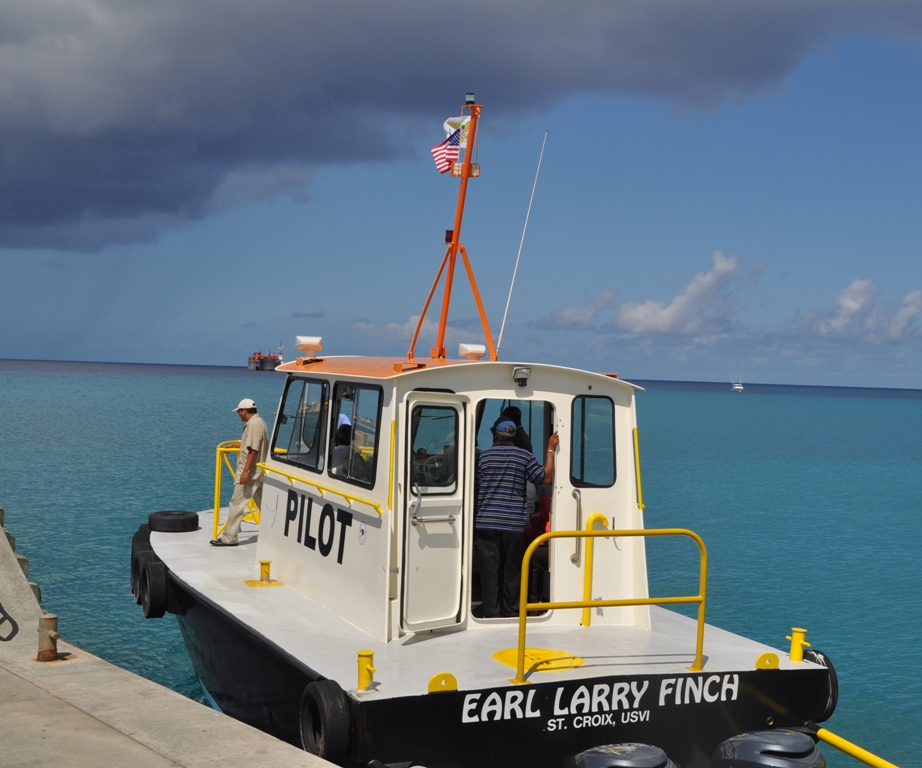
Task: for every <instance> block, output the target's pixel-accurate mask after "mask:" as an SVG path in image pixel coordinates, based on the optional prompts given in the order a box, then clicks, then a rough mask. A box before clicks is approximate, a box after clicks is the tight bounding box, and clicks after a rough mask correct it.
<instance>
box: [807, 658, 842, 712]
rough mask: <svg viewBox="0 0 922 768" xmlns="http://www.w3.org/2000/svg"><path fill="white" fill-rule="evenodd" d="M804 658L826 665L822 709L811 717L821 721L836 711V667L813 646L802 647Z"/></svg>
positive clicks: (837, 688) (837, 700)
mask: <svg viewBox="0 0 922 768" xmlns="http://www.w3.org/2000/svg"><path fill="white" fill-rule="evenodd" d="M804 660H806V661H812V662H813V663H814V664H819V665H820V666H821V667H826V671H827V673H828V674H827V678H826V697H825V698H826V701H825V705H824V706H823V708H822V711H820V712H817V717H814V718H813V721H814V722H816V723H822V722H824V721H826V720H828V719H829V718H830V717H832V713H833V712H835V711H836V704H838V703H839V677H838V675H836V668H835V667H834V666H832V661H830V659H829V657H828V656H827V655H826V654H825V653H823V652H822V651H816V650H814V649H813V648H805V649H804Z"/></svg>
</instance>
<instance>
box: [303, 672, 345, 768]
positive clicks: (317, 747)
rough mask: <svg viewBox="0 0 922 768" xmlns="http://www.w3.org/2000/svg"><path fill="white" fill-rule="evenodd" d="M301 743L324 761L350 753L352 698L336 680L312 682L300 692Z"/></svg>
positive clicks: (339, 760) (342, 757) (335, 760)
mask: <svg viewBox="0 0 922 768" xmlns="http://www.w3.org/2000/svg"><path fill="white" fill-rule="evenodd" d="M300 719H301V745H302V746H303V747H304V749H305V751H307V752H312V753H313V754H315V755H317V756H318V757H322V758H323V759H324V760H330V761H332V762H334V763H338V762H341V761H344V760H345V759H346V758H347V757H348V755H349V741H350V735H351V731H352V728H351V723H350V718H349V701H348V699H347V698H346V694H345V693H344V692H343V689H342V688H341V687H340V686H339V683H337V682H336V681H335V680H318V681H316V682H314V683H310V684H309V685H308V686H307V687H306V688H305V689H304V693H302V694H301V718H300Z"/></svg>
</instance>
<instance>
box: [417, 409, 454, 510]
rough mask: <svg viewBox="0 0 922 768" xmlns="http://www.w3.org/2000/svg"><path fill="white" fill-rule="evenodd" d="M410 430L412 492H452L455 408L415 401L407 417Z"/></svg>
mask: <svg viewBox="0 0 922 768" xmlns="http://www.w3.org/2000/svg"><path fill="white" fill-rule="evenodd" d="M410 431H411V441H412V447H413V465H412V469H411V472H412V475H411V483H412V485H413V492H414V493H415V494H417V495H419V494H423V495H430V496H431V495H437V494H451V493H454V492H455V490H456V489H457V487H458V412H457V411H456V410H455V409H454V408H449V407H443V406H434V405H418V406H416V407H415V408H414V409H413V413H412V415H411V417H410Z"/></svg>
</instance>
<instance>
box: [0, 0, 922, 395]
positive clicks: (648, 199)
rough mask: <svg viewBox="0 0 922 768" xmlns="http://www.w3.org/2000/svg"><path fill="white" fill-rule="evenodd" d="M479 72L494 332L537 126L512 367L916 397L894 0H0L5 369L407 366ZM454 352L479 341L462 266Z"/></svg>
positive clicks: (919, 102) (475, 240) (912, 39)
mask: <svg viewBox="0 0 922 768" xmlns="http://www.w3.org/2000/svg"><path fill="white" fill-rule="evenodd" d="M468 91H471V92H474V93H475V94H476V98H477V102H478V103H479V104H482V105H483V111H482V116H481V120H480V125H479V129H478V140H477V146H476V148H475V152H476V160H477V161H478V162H479V163H480V165H481V169H482V170H481V177H480V178H478V179H474V180H471V182H470V185H469V189H468V195H467V206H466V209H465V218H464V224H463V227H462V233H461V240H462V242H463V243H464V245H465V247H466V249H467V252H468V253H469V255H470V257H471V261H472V264H473V269H474V272H475V274H476V277H477V282H478V286H479V289H480V291H481V294H482V296H483V300H484V305H485V307H486V311H487V314H488V316H489V320H490V325H491V329H492V332H493V336H494V338H496V337H498V336H499V332H500V326H501V324H502V319H503V312H504V309H505V306H506V301H507V296H508V292H509V287H510V281H511V279H512V273H513V268H514V265H515V260H516V255H517V252H518V250H519V246H520V242H521V240H522V236H523V227H524V224H525V218H526V213H527V211H528V205H529V198H530V195H531V191H532V186H533V184H534V180H535V172H536V169H537V164H538V158H539V153H540V151H541V146H542V141H543V139H544V137H545V133H546V135H547V143H546V148H545V152H544V156H543V161H542V165H541V172H540V176H539V179H538V183H537V188H536V191H535V196H534V205H533V208H532V210H531V214H530V218H529V223H528V230H527V234H526V237H525V240H524V246H523V248H522V254H521V263H520V266H519V270H518V273H517V278H516V284H515V290H514V292H513V295H512V300H511V305H510V310H509V317H508V320H507V324H506V326H505V330H504V333H503V337H502V344H501V347H500V353H499V356H500V359H502V360H509V361H534V362H549V363H559V364H563V365H571V366H576V367H581V368H587V369H590V370H598V371H604V372H615V373H618V374H619V375H620V376H622V377H623V378H627V379H673V380H697V381H729V379H730V378H731V377H732V378H734V379H736V378H742V380H743V382H744V383H746V382H766V383H779V384H818V385H832V386H875V387H900V388H915V389H922V258H920V250H922V215H920V208H922V205H920V203H922V152H920V141H922V138H920V137H922V96H920V94H922V4H919V3H917V2H896V1H895V0H879V1H877V2H864V1H863V0H862V1H861V2H858V1H856V0H801V1H799V2H794V1H793V0H750V1H748V2H739V1H738V0H707V1H705V0H698V1H696V0H688V2H682V3H676V2H664V1H662V0H645V1H644V2H640V1H639V0H637V1H635V2H624V1H623V0H603V1H598V2H594V1H588V0H587V2H572V1H571V2H559V1H558V2H547V1H542V0H532V1H531V2H527V3H526V2H522V1H521V0H506V1H505V2H503V3H502V4H498V3H495V2H486V1H485V0H471V2H468V3H466V4H464V5H463V6H459V5H458V4H457V3H447V2H442V1H441V0H405V1H404V2H401V3H398V4H395V3H383V2H376V1H374V0H371V1H368V0H363V2H357V1H355V0H338V1H337V2H315V1H314V0H264V2H261V3H258V4H254V3H252V2H250V0H220V1H219V0H158V1H157V2H150V0H0V189H2V193H0V358H12V359H47V360H84V361H109V362H147V363H178V364H205V365H245V363H246V358H247V356H248V355H250V354H251V353H253V352H254V351H257V350H261V351H263V352H268V351H270V350H274V349H275V348H276V347H277V346H278V345H279V344H280V343H281V344H282V345H284V346H285V348H286V354H287V355H288V356H289V357H290V356H291V355H292V353H293V352H294V349H293V346H294V337H295V335H319V336H322V337H323V352H324V354H328V355H339V354H386V355H398V356H400V355H405V354H406V352H407V349H408V347H409V343H410V338H411V337H412V333H413V330H414V328H415V326H416V322H417V320H418V318H419V315H420V312H421V310H422V307H423V302H424V301H425V298H426V295H427V293H428V291H429V289H430V287H431V286H432V282H433V280H434V278H435V275H436V271H437V269H438V266H439V263H440V261H441V259H442V256H443V254H444V245H443V244H442V243H443V239H444V231H445V230H446V229H449V228H451V226H452V222H453V219H454V209H455V201H456V198H457V191H458V180H457V179H452V178H451V177H450V176H448V175H447V174H446V175H444V176H443V175H440V174H439V173H438V172H437V171H436V169H435V165H434V162H433V160H432V157H431V155H430V152H429V148H430V147H431V146H433V145H435V144H437V143H438V142H440V141H441V140H442V139H443V138H444V136H445V134H444V132H443V130H442V122H443V121H444V120H445V119H446V118H448V117H450V116H455V115H458V114H459V113H460V109H461V105H462V104H463V101H464V95H465V93H466V92H468ZM439 295H441V294H439ZM437 319H438V307H437V306H436V307H433V308H432V309H430V312H429V315H428V316H427V319H426V321H425V322H424V325H423V335H422V337H421V340H420V342H419V343H418V344H417V350H416V351H417V356H418V357H419V356H425V355H426V354H427V353H428V349H429V347H430V346H431V345H432V343H433V341H434V338H435V336H434V323H433V320H435V321H436V322H437ZM446 340H447V344H446V346H447V348H448V350H449V356H455V355H456V354H457V345H458V344H459V343H460V342H473V343H482V342H483V340H484V335H483V331H482V329H481V328H480V325H479V321H478V320H477V313H476V309H475V305H474V303H473V301H472V299H471V292H470V289H469V287H468V284H467V280H466V277H465V275H464V272H463V270H460V271H459V272H458V273H457V274H456V280H455V292H454V297H453V299H452V305H451V315H450V318H449V332H448V334H447V339H446Z"/></svg>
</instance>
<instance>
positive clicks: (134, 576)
mask: <svg viewBox="0 0 922 768" xmlns="http://www.w3.org/2000/svg"><path fill="white" fill-rule="evenodd" d="M156 561H157V555H155V554H154V552H153V550H151V549H139V550H138V551H137V552H135V553H134V557H132V558H131V594H133V595H134V601H135V602H136V603H137V604H138V605H140V604H141V576H142V575H143V574H144V568H145V567H146V566H147V564H148V563H153V562H156Z"/></svg>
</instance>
